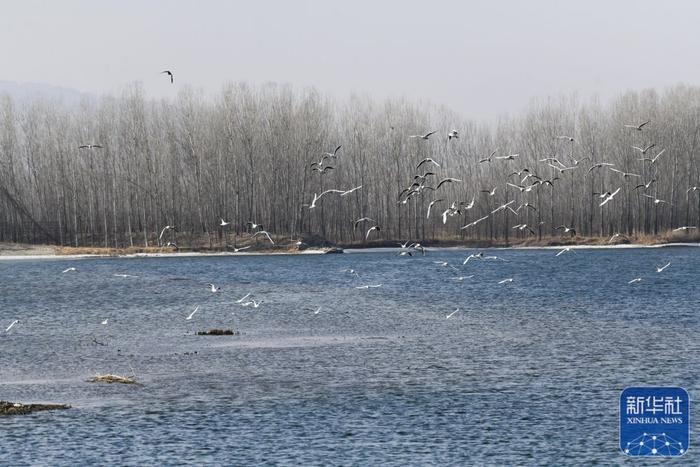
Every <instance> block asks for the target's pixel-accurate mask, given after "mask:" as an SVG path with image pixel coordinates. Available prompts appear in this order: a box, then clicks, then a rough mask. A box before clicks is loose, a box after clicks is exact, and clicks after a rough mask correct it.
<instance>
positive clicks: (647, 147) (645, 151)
mask: <svg viewBox="0 0 700 467" xmlns="http://www.w3.org/2000/svg"><path fill="white" fill-rule="evenodd" d="M654 146H656V144H653V143H652V144H650V145H649V146H646V147H644V148H640V147H639V146H632V149H636V150H637V151H639V152H641V153H642V155H644V154H646V153H647V151H648V150H649V149H651V148H653V147H654Z"/></svg>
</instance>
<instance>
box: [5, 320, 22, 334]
mask: <svg viewBox="0 0 700 467" xmlns="http://www.w3.org/2000/svg"><path fill="white" fill-rule="evenodd" d="M17 323H19V320H18V319H16V320H14V321H13V322H12V323H10V325H9V326H8V327H7V329H5V332H9V330H10V329H12V327H13V326H14V325H15V324H17Z"/></svg>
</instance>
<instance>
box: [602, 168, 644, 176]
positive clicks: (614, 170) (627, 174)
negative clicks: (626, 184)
mask: <svg viewBox="0 0 700 467" xmlns="http://www.w3.org/2000/svg"><path fill="white" fill-rule="evenodd" d="M610 170H612V171H613V172H617V173H621V174H622V176H623V177H625V178H627V177H637V178H641V175H637V174H633V173H629V172H623V171H622V170H617V169H615V168H613V167H610Z"/></svg>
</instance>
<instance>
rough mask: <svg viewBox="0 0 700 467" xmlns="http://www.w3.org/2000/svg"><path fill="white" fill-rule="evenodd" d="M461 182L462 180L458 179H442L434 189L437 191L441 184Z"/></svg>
mask: <svg viewBox="0 0 700 467" xmlns="http://www.w3.org/2000/svg"><path fill="white" fill-rule="evenodd" d="M461 181H462V180H460V179H458V178H452V177H447V178H443V179H442V180H440V183H438V184H437V186H436V187H435V189H436V190H437V189H438V188H440V187H441V186H442V184H443V183H453V182H461Z"/></svg>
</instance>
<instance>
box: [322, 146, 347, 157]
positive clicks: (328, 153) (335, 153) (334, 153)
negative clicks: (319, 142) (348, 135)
mask: <svg viewBox="0 0 700 467" xmlns="http://www.w3.org/2000/svg"><path fill="white" fill-rule="evenodd" d="M342 147H343V146H342V145H338V147H336V148H335V151H333V152H324V153H323V155H324V156H329V157H333V158H335V157H336V156H337V155H338V151H340V148H342Z"/></svg>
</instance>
